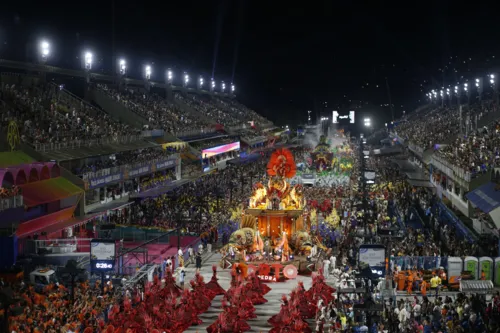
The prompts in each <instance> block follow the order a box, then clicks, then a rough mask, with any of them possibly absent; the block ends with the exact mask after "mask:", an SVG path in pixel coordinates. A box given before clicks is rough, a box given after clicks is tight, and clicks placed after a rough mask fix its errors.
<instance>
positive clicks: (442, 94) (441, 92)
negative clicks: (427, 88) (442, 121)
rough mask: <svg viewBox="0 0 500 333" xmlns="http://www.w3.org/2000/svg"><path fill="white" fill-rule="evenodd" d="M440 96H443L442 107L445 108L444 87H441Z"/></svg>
mask: <svg viewBox="0 0 500 333" xmlns="http://www.w3.org/2000/svg"><path fill="white" fill-rule="evenodd" d="M439 94H440V96H441V107H442V108H444V92H443V89H441V91H440V92H439Z"/></svg>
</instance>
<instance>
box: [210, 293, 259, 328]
mask: <svg viewBox="0 0 500 333" xmlns="http://www.w3.org/2000/svg"><path fill="white" fill-rule="evenodd" d="M242 291H243V288H242V287H241V286H240V287H237V288H235V289H234V293H233V302H232V303H228V302H227V301H226V300H223V301H222V309H223V312H222V313H221V314H220V315H219V317H218V318H217V320H216V321H215V322H214V323H213V324H212V325H210V326H209V327H207V332H208V333H233V332H237V333H238V332H246V331H249V330H250V326H249V325H248V324H247V322H246V318H245V317H246V315H247V314H246V311H245V310H244V308H243V307H242V306H241V303H240V301H241V299H243V298H244V295H242Z"/></svg>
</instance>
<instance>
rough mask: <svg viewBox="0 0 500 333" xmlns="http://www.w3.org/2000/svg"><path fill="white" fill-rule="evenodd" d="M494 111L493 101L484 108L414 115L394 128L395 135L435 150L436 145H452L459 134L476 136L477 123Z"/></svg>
mask: <svg viewBox="0 0 500 333" xmlns="http://www.w3.org/2000/svg"><path fill="white" fill-rule="evenodd" d="M493 111H494V107H493V105H492V103H491V102H484V103H483V105H482V106H475V105H474V106H469V107H466V108H463V109H462V111H460V108H458V107H456V106H453V107H448V106H443V107H435V108H434V109H430V110H429V109H428V110H424V111H422V112H420V113H416V114H415V115H412V116H411V117H412V118H411V121H410V120H408V119H404V118H403V119H402V120H401V121H399V122H398V124H397V126H395V127H394V132H396V133H397V135H398V136H399V137H400V138H402V139H404V140H405V141H407V142H409V143H412V144H414V145H416V146H419V147H421V148H422V149H424V150H425V149H428V148H434V147H435V145H436V144H448V143H451V142H449V141H450V139H453V138H455V137H456V136H457V135H458V134H460V133H462V134H463V135H466V132H468V133H469V134H472V133H471V132H473V131H472V129H474V128H475V124H477V122H478V121H480V120H481V119H482V118H483V117H486V116H487V114H488V113H491V112H493Z"/></svg>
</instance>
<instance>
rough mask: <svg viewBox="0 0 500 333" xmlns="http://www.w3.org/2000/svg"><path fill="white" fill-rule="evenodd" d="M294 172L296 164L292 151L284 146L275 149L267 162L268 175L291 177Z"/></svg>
mask: <svg viewBox="0 0 500 333" xmlns="http://www.w3.org/2000/svg"><path fill="white" fill-rule="evenodd" d="M296 172H297V166H296V165H295V161H294V160H293V155H292V153H291V152H290V151H289V150H288V149H285V148H282V149H277V150H275V151H274V153H273V154H272V155H271V159H270V160H269V163H267V174H268V175H269V176H279V177H285V178H292V177H293V176H295V173H296Z"/></svg>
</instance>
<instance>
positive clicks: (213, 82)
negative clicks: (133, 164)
mask: <svg viewBox="0 0 500 333" xmlns="http://www.w3.org/2000/svg"><path fill="white" fill-rule="evenodd" d="M214 90H215V80H214V79H213V78H211V79H210V91H214Z"/></svg>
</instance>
